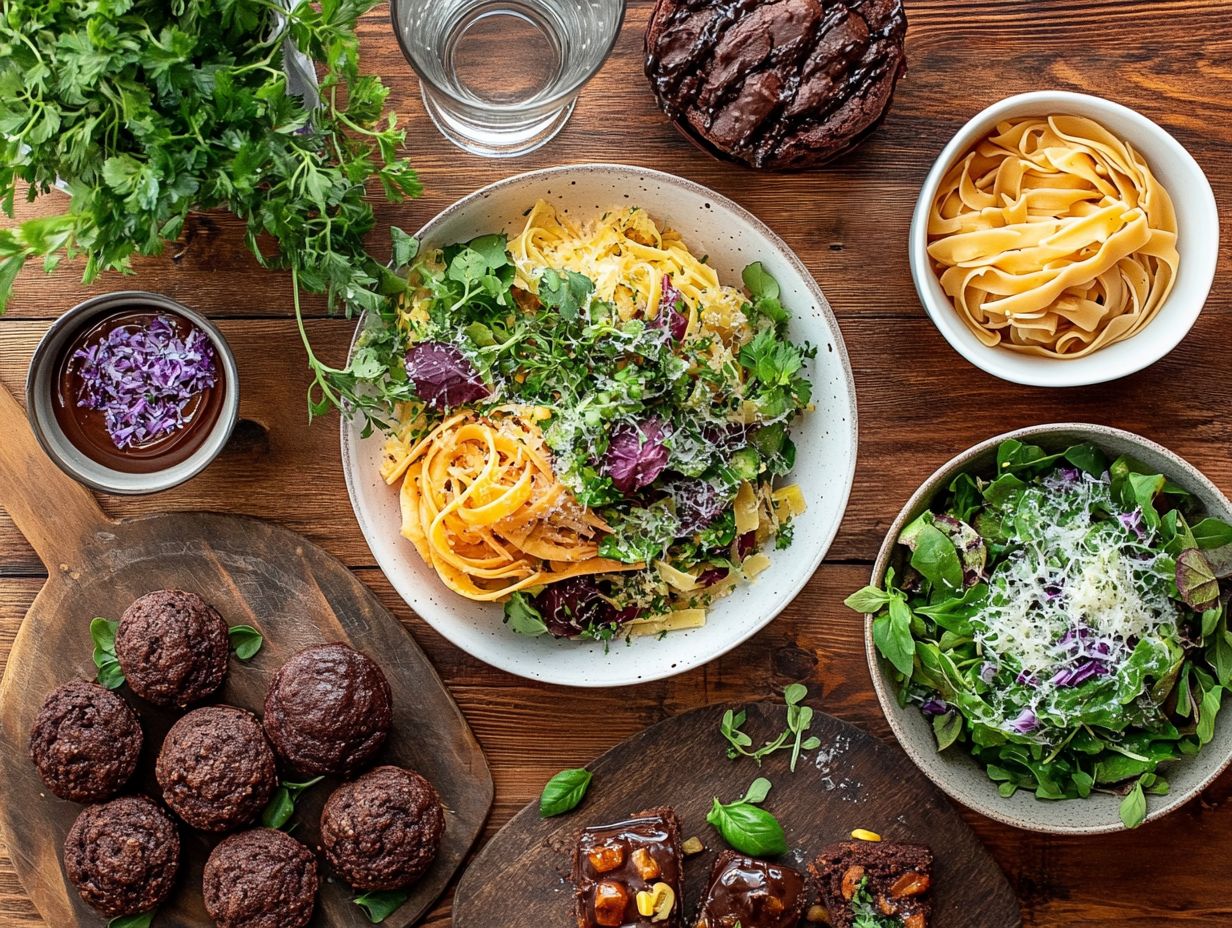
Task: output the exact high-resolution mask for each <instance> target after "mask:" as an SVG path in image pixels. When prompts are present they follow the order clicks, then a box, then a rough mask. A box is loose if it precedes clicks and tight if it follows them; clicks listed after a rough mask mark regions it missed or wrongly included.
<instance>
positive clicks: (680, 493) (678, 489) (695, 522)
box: [668, 479, 725, 538]
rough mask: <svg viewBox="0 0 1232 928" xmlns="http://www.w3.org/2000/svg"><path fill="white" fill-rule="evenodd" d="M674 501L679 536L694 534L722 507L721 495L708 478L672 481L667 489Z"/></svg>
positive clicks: (709, 521) (713, 518) (714, 516)
mask: <svg viewBox="0 0 1232 928" xmlns="http://www.w3.org/2000/svg"><path fill="white" fill-rule="evenodd" d="M668 492H669V493H670V494H671V496H672V499H673V500H675V502H676V515H677V516H678V517H679V519H680V529H679V533H680V537H682V538H684V537H687V536H689V535H693V534H696V533H697V532H700V531H701V530H702V529H704V528H705V527H706V526H707V525H709V524H710V523H711V522H713V521H714V520H715V519H717V518H718V517H719V514H720V513H722V511H723V509H724V505H725V504H724V502H723V496H722V494H720V493H719V491H718V490H717V489H716V488H715V486H714V484H712V483H710V482H709V481H708V480H701V479H683V480H677V481H674V482H673V483H672V485H671V487H670V488H669V489H668Z"/></svg>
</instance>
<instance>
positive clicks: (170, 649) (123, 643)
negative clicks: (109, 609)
mask: <svg viewBox="0 0 1232 928" xmlns="http://www.w3.org/2000/svg"><path fill="white" fill-rule="evenodd" d="M228 631H229V629H228V628H227V623H226V622H224V621H223V618H222V616H221V615H219V614H218V610H216V609H215V608H214V607H213V606H211V605H210V604H209V603H207V602H206V601H205V600H203V599H202V598H201V597H200V596H198V595H197V594H196V593H186V592H184V591H183V590H156V591H155V592H153V593H146V594H145V596H142V597H141V598H140V599H138V600H137V601H136V602H134V603H133V604H132V605H131V606H129V607H128V608H127V609H126V610H125V611H124V615H122V616H120V625H119V627H118V628H117V629H116V638H115V653H116V658H117V659H118V660H119V662H120V669H121V670H123V671H124V677H125V679H126V680H127V682H128V688H129V689H131V690H132V691H133V692H134V693H136V694H137V695H138V696H140V697H141V698H142V699H145V700H148V701H149V702H152V703H154V704H155V705H156V706H179V707H181V708H183V707H184V706H187V705H189V704H191V703H194V702H200V701H201V700H203V699H206V698H207V697H209V696H212V695H213V694H214V691H215V690H217V689H218V688H219V687H220V686H222V681H223V678H224V677H226V675H227V661H228V659H229V658H230V653H231V643H230V641H229V640H228V638H227V633H228Z"/></svg>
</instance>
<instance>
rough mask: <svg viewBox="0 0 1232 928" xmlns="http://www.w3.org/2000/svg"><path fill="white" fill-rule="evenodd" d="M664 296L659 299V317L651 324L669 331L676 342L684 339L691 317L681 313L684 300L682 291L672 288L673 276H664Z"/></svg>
mask: <svg viewBox="0 0 1232 928" xmlns="http://www.w3.org/2000/svg"><path fill="white" fill-rule="evenodd" d="M662 290H663V295H662V296H661V297H659V315H657V316H656V317H655V319H654V322H652V323H651V326H652V327H653V328H656V329H667V331H668V334H670V335H671V336H672V338H673V339H675V340H676V341H681V340H683V339H684V333H685V332H686V331H687V330H688V328H689V317H688V316H686V315H685V314H684V313H682V312H681V311H680V303H681V301H682V300H683V299H684V297H683V296H681V295H680V291H679V290H677V289H676V288H675V287H674V286H672V275H671V274H664V275H663V288H662Z"/></svg>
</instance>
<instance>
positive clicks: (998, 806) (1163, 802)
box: [864, 423, 1232, 835]
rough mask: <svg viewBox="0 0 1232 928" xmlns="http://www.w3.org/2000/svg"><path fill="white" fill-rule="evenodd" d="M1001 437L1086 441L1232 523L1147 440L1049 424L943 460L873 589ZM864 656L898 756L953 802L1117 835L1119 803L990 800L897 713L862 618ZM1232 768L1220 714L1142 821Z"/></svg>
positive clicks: (1054, 827) (1231, 510)
mask: <svg viewBox="0 0 1232 928" xmlns="http://www.w3.org/2000/svg"><path fill="white" fill-rule="evenodd" d="M1008 438H1016V439H1018V440H1020V441H1024V442H1030V443H1031V444H1036V445H1040V446H1041V447H1043V448H1044V449H1046V450H1049V451H1058V450H1061V449H1062V448H1065V447H1067V446H1069V445H1072V444H1077V443H1080V442H1090V443H1092V444H1094V445H1096V446H1098V447H1100V448H1102V449H1103V450H1104V451H1105V452H1106V453H1107V454H1108V455H1109V457H1118V456H1120V455H1122V454H1124V455H1128V456H1130V457H1133V458H1135V459H1136V460H1138V461H1140V462H1141V463H1142V464H1144V465H1147V466H1149V467H1151V468H1152V469H1153V470H1155V469H1157V470H1158V471H1159V473H1162V474H1165V475H1167V476H1168V477H1170V478H1171V479H1172V480H1173V481H1175V482H1176V483H1177V484H1179V485H1180V486H1182V487H1184V488H1185V489H1186V490H1188V491H1189V492H1191V493H1193V494H1194V496H1195V497H1197V498H1198V499H1199V500H1200V501H1201V503H1202V505H1203V506H1204V507H1205V509H1206V511H1207V513H1208V514H1209V515H1212V516H1215V517H1216V518H1220V519H1224V520H1227V521H1232V503H1229V502H1228V499H1227V498H1226V497H1225V496H1224V495H1223V493H1221V492H1220V491H1219V489H1218V488H1217V487H1216V486H1215V485H1214V484H1213V483H1211V482H1210V481H1209V480H1207V479H1206V477H1204V476H1203V475H1202V473H1201V472H1200V471H1198V469H1197V468H1195V467H1194V466H1193V465H1192V464H1190V463H1189V462H1188V461H1185V460H1183V459H1182V458H1180V457H1178V456H1177V455H1175V454H1173V453H1172V452H1171V451H1169V450H1168V449H1167V448H1164V447H1162V446H1160V445H1157V444H1155V443H1154V442H1152V441H1148V440H1147V439H1145V438H1143V437H1141V436H1140V435H1135V434H1133V433H1132V432H1124V431H1121V430H1120V429H1114V428H1109V427H1107V426H1102V425H1086V424H1082V423H1056V424H1052V425H1037V426H1032V427H1031V428H1026V429H1020V430H1018V431H1016V432H1007V433H1006V434H1004V435H998V436H996V437H995V438H990V439H988V440H987V441H984V442H981V443H980V444H978V445H976V446H974V447H973V448H969V449H968V450H966V451H964V452H963V453H962V454H960V455H958V456H957V457H955V458H953V459H952V460H950V461H949V462H948V463H946V464H945V465H944V466H942V467H941V468H940V469H939V470H938V471H937V472H936V473H934V474H933V475H932V476H931V477H929V478H928V479H927V480H926V481H924V484H923V485H922V486H921V487H920V488H919V489H918V490H916V492H915V493H914V494H913V495H912V497H911V499H910V500H908V501H907V505H906V506H904V507H903V510H902V512H900V513H899V514H898V518H897V519H895V520H894V524H893V525H891V526H890V530H889V532H888V533H887V534H886V538H885V541H884V542H883V543H882V545H881V551H880V552H879V553H878V555H877V563H876V564H875V565H874V567H873V577H872V583H874V584H878V585H880V584H881V582H882V581H883V580H884V578H885V572H886V568H887V567H888V566H889V565H890V562H891V557H892V555H893V554H894V549H895V547H896V542H897V539H898V536H899V533H900V532H901V531H902V529H903V527H904V526H905V525H906V524H907V523H908V522H910V521H911V520H912V519H914V518H915V517H916V516H918V515H919V514H920V513H921V512H923V511H924V510H925V509H926V508H927V507H928V505H929V504H930V503H931V502H932V499H933V497H934V496H936V495H937V493H938V492H940V491H942V490H943V489H944V488H945V487H946V486H948V485H949V483H950V481H951V480H952V479H953V478H954V477H955V476H956V475H957V474H958V473H959V472H960V471H964V470H971V471H974V472H976V473H980V472H986V473H987V472H990V471H992V470H993V469H994V467H995V460H996V453H997V446H998V445H999V444H1001V442H1003V441H1005V440H1006V439H1008ZM864 642H865V651H866V653H867V656H868V667H869V671H870V672H871V674H872V677H873V685H874V686H875V687H876V689H877V698H878V699H879V700H880V701H881V709H882V711H883V712H884V713H885V716H886V719H887V720H888V721H889V723H890V727H891V728H892V729H893V730H894V735H895V737H897V738H898V742H899V744H901V745H902V746H903V750H905V751H906V752H907V754H908V755H909V756H910V757H911V759H912V760H913V761H915V764H916V766H917V767H919V768H920V769H921V770H922V771H924V773H925V774H926V775H927V776H928V778H929V779H931V780H932V781H933V782H934V783H936V784H937V785H938V786H939V787H941V789H943V790H945V792H946V793H948V794H949V795H950V796H951V797H952V798H953V799H956V800H957V801H959V802H961V803H962V804H963V805H965V806H968V807H969V808H971V809H974V810H975V811H977V812H979V813H981V814H983V815H987V816H988V817H989V818H992V819H996V820H997V821H999V822H1004V823H1005V824H1007V825H1012V826H1014V827H1016V828H1025V829H1027V830H1028V831H1039V832H1047V833H1051V834H1071V835H1094V834H1104V833H1107V832H1114V831H1122V830H1124V827H1125V826H1124V825H1122V824H1121V820H1120V815H1119V808H1120V797H1119V796H1113V795H1107V794H1094V795H1092V796H1091V797H1090V798H1089V799H1070V800H1062V801H1058V802H1050V801H1044V800H1038V799H1036V798H1035V796H1034V795H1033V794H1032V793H1024V792H1019V793H1017V794H1015V795H1014V796H1013V797H1011V798H1009V799H1003V798H1002V797H1001V796H999V795H998V794H997V784H995V783H993V782H992V781H991V780H989V779H988V778H987V777H986V776H985V775H984V771H983V770H982V769H981V768H980V767H979V766H978V765H977V764H976V763H975V762H974V761H973V760H972V759H971V757H970V755H968V754H967V753H966V752H964V751H962V750H960V749H958V748H952V749H950V750H948V751H945V752H944V753H938V751H937V743H936V740H935V739H934V737H933V730H932V725H931V724H930V723H929V722H928V720H927V719H925V718H924V716H923V715H921V714H920V712H919V710H918V709H916V708H915V707H913V706H908V707H905V708H904V707H902V706H899V705H898V702H897V700H896V699H895V685H894V680H893V678H892V677H891V675H890V673H891V672H890V668H889V665H888V663H886V662H885V661H883V660H882V659H881V657H880V655H879V654H878V653H877V649H876V647H875V645H874V644H873V623H872V617H871V616H866V617H865V620H864ZM1230 763H1232V712H1223V713H1220V715H1219V717H1218V720H1217V723H1216V729H1215V737H1214V739H1213V740H1212V741H1211V743H1210V744H1208V745H1207V746H1206V747H1205V748H1204V749H1203V750H1202V752H1201V753H1199V754H1198V755H1197V756H1196V757H1191V758H1186V759H1184V760H1181V761H1177V762H1175V763H1173V764H1170V765H1168V766H1167V767H1166V768H1165V770H1166V771H1167V773H1166V776H1167V778H1168V781H1169V783H1170V784H1171V786H1172V789H1171V792H1170V793H1169V795H1167V796H1151V797H1150V799H1149V803H1148V813H1147V821H1148V822H1149V821H1153V820H1155V819H1157V818H1161V817H1162V816H1164V815H1167V814H1168V813H1169V812H1171V811H1172V810H1173V809H1176V808H1178V807H1180V806H1181V805H1183V804H1184V803H1186V802H1188V801H1189V800H1190V799H1192V798H1193V797H1194V796H1196V795H1198V793H1200V792H1202V790H1203V789H1205V788H1206V787H1207V786H1208V785H1209V784H1210V783H1211V782H1212V781H1213V780H1214V779H1215V778H1216V777H1217V776H1219V774H1220V773H1222V772H1223V770H1224V769H1225V768H1226V767H1227V766H1228V765H1229V764H1230Z"/></svg>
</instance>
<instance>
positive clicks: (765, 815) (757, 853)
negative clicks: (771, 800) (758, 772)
mask: <svg viewBox="0 0 1232 928" xmlns="http://www.w3.org/2000/svg"><path fill="white" fill-rule="evenodd" d="M769 793H770V781H769V780H767V779H766V778H765V777H758V778H757V779H756V780H754V781H753V782H752V783H751V784H749V788H748V790H746V791H745V794H744V795H743V796H741V797H740V798H739V799H737V800H736V801H735V802H730V803H726V804H724V803H722V802H720V801H719V798H718V797H717V796H716V797H715V798H714V803H713V805H712V806H711V807H710V812H709V813H708V814H707V815H706V821H707V822H709V823H710V824H711V825H713V826H714V827H715V829H716V830H717V831H718V832H719V834H721V835H722V836H723V840H724V841H726V842H727V843H728V844H729V845H731V846H732V847H733V848H734V849H735V850H737V851H740V852H741V853H742V854H750V855H752V856H754V857H774V856H776V855H778V854H786V853H787V837H786V835H784V834H783V826H782V825H780V824H779V821H778V819H776V818H775V817H774V816H773V815H771V814H770V813H769V812H767V811H766V810H765V809H763V808H761V807H760V804H761V803H763V802H765V801H766V796H768V795H769Z"/></svg>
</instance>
